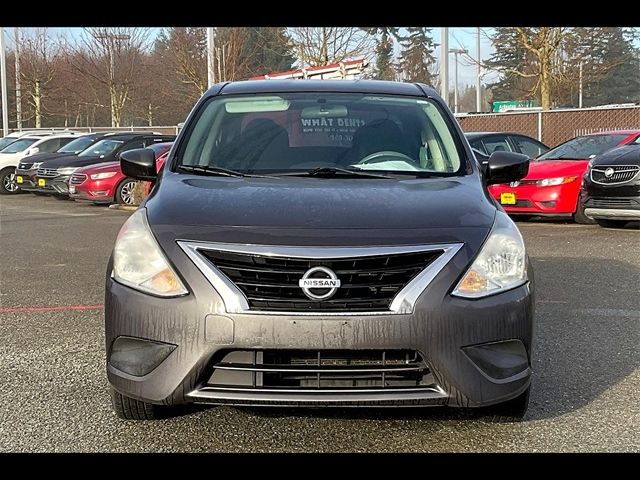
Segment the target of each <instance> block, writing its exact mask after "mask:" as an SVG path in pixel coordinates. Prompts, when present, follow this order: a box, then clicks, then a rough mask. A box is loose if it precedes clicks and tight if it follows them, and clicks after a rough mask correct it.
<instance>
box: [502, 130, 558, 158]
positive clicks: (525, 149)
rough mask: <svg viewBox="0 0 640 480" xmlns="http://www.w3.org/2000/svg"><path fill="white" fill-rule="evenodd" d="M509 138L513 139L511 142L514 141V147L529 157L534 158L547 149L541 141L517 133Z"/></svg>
mask: <svg viewBox="0 0 640 480" xmlns="http://www.w3.org/2000/svg"><path fill="white" fill-rule="evenodd" d="M511 140H513V143H515V145H516V148H518V149H519V150H520V152H521V153H524V154H525V155H527V156H528V157H529V158H535V157H537V156H538V155H540V154H541V153H544V152H546V151H547V150H549V149H548V148H547V147H545V146H544V145H543V144H542V143H540V142H536V141H535V140H532V139H529V138H526V137H519V136H517V135H513V136H512V137H511Z"/></svg>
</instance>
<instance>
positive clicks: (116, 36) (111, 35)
mask: <svg viewBox="0 0 640 480" xmlns="http://www.w3.org/2000/svg"><path fill="white" fill-rule="evenodd" d="M94 37H95V38H96V39H99V40H106V41H107V51H108V53H109V97H110V98H111V126H112V127H115V126H116V99H115V87H114V84H115V74H114V69H115V60H114V58H113V42H114V40H129V39H130V38H131V35H127V34H115V33H107V31H106V30H105V31H104V32H102V33H96V34H95V35H94Z"/></svg>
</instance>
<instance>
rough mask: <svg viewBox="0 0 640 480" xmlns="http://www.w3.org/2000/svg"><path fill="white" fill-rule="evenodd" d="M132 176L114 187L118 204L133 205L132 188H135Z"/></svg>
mask: <svg viewBox="0 0 640 480" xmlns="http://www.w3.org/2000/svg"><path fill="white" fill-rule="evenodd" d="M137 183H138V182H136V181H135V180H134V179H133V178H125V179H124V180H122V181H121V182H120V183H119V184H118V186H117V187H116V203H119V204H120V205H133V200H134V198H133V190H134V188H136V184H137Z"/></svg>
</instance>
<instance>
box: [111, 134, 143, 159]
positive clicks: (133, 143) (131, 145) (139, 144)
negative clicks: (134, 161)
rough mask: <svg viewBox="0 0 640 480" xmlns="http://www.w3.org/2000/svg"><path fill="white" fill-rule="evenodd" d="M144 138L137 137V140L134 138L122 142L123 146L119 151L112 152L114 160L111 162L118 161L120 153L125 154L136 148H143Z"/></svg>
mask: <svg viewBox="0 0 640 480" xmlns="http://www.w3.org/2000/svg"><path fill="white" fill-rule="evenodd" d="M144 140H145V139H144V137H139V138H134V139H132V140H129V141H126V142H124V144H123V145H122V146H121V147H120V149H119V150H117V151H116V152H114V154H113V155H114V157H115V158H114V159H113V160H119V159H120V154H121V153H122V152H127V151H129V150H135V149H136V148H144V147H145V142H144Z"/></svg>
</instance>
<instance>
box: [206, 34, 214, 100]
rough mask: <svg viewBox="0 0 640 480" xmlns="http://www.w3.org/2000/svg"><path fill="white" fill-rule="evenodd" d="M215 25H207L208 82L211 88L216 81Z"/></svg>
mask: <svg viewBox="0 0 640 480" xmlns="http://www.w3.org/2000/svg"><path fill="white" fill-rule="evenodd" d="M213 35H214V31H213V27H207V83H208V88H211V87H212V86H213V85H214V84H215V83H216V64H215V56H214V52H215V43H214V38H213Z"/></svg>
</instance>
